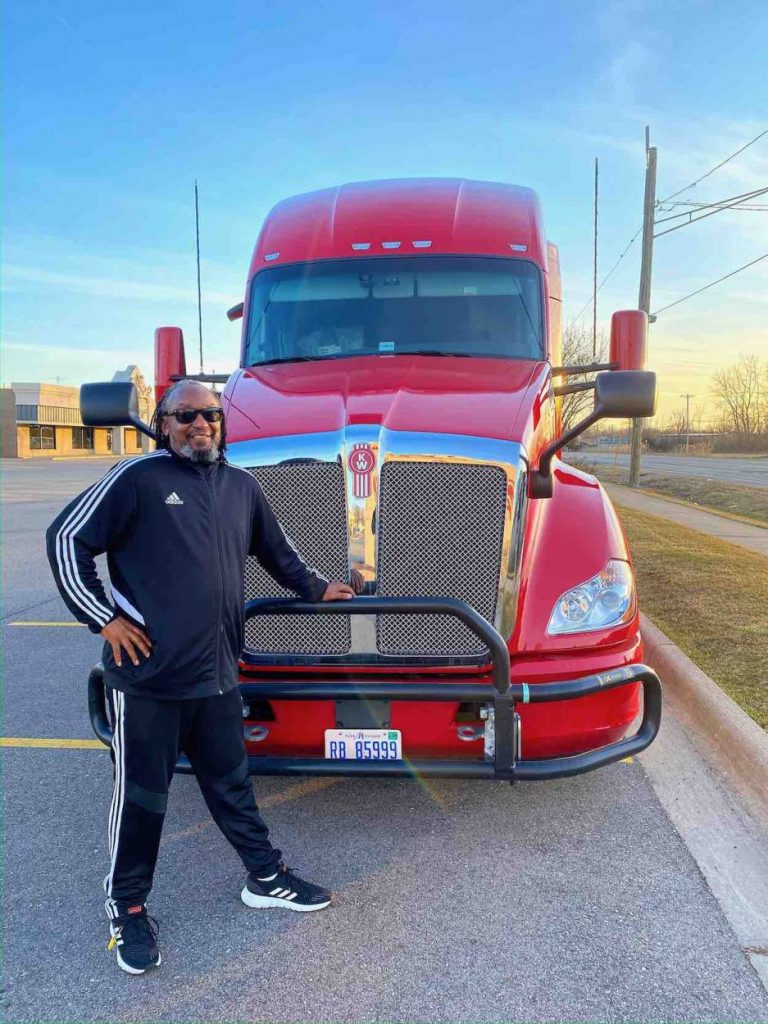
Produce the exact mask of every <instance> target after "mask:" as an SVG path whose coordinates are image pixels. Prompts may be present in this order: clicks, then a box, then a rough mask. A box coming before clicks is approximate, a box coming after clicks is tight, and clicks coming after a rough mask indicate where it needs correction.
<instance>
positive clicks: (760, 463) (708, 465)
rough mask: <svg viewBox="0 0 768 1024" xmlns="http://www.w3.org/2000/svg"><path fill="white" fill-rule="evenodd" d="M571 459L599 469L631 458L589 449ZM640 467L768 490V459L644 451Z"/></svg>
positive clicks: (570, 457)
mask: <svg viewBox="0 0 768 1024" xmlns="http://www.w3.org/2000/svg"><path fill="white" fill-rule="evenodd" d="M571 459H573V461H574V464H576V465H578V462H579V460H580V459H587V460H588V461H589V462H591V463H594V464H595V465H596V466H624V467H629V455H622V454H615V455H614V454H607V453H602V452H601V453H597V452H592V451H590V450H589V449H582V450H581V451H578V452H573V453H570V454H569V456H568V457H567V458H566V462H570V461H571ZM641 464H642V468H643V471H644V472H646V473H662V474H667V475H670V476H695V477H704V478H705V479H707V480H709V479H711V480H718V481H720V482H721V483H728V484H746V485H748V486H749V487H768V458H756V459H740V458H738V457H736V456H734V457H733V458H731V457H730V456H729V457H727V458H719V457H718V458H708V457H707V456H706V455H690V456H686V455H650V454H647V453H645V452H644V453H643V456H642V463H641Z"/></svg>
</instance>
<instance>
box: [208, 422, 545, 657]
mask: <svg viewBox="0 0 768 1024" xmlns="http://www.w3.org/2000/svg"><path fill="white" fill-rule="evenodd" d="M359 443H366V444H368V445H370V447H371V449H372V450H373V453H374V456H375V460H376V464H375V468H374V470H373V472H372V474H371V480H370V482H371V486H370V493H369V494H368V496H367V497H356V496H355V491H354V486H353V484H354V474H353V473H352V471H351V469H350V467H349V461H348V455H349V452H350V451H351V449H352V447H353V445H355V444H359ZM227 457H228V459H229V461H230V463H232V464H233V465H235V466H239V467H240V468H242V469H248V468H251V467H254V466H267V465H277V464H280V463H282V462H286V461H320V462H334V463H341V464H342V465H343V466H344V470H345V484H346V499H347V509H346V512H347V527H348V564H349V570H350V572H351V570H353V569H355V570H357V572H359V573H360V575H361V576H362V578H363V580H364V582H365V585H366V592H367V593H374V592H375V588H376V565H377V554H378V552H377V535H376V529H375V514H376V510H377V505H378V494H379V481H380V478H381V471H382V469H383V467H384V465H385V464H386V463H387V462H390V461H409V462H456V463H467V464H471V465H490V466H496V467H498V468H500V469H501V470H503V472H504V473H505V475H506V478H507V501H506V512H505V517H504V530H503V541H502V557H501V560H500V564H499V584H498V593H497V600H496V614H495V616H494V622H493V625H494V626H495V627H496V629H497V630H499V632H500V633H501V635H502V636H504V637H508V636H509V635H510V634H511V632H512V629H513V628H514V624H515V619H516V612H517V598H518V592H519V580H520V565H519V562H520V555H521V548H522V541H523V538H524V533H525V530H524V511H525V491H526V488H525V479H526V461H527V459H526V457H525V453H524V451H523V449H522V447H521V445H520V444H519V443H518V442H515V441H502V440H498V439H494V438H484V437H468V436H466V435H463V434H437V433H428V432H421V431H402V430H390V429H389V428H387V427H382V426H380V425H378V424H353V425H350V426H347V427H345V428H342V429H340V430H338V431H324V432H322V433H315V434H292V435H282V436H279V437H268V438H263V439H251V440H248V441H237V442H232V443H230V445H229V446H228V452H227ZM350 623H351V629H352V645H351V649H350V653H349V655H348V656H335V655H329V656H327V657H326V656H315V657H309V658H305V657H301V656H299V657H291V656H288V655H286V656H285V659H283V658H282V657H281V658H277V659H275V658H271V657H269V656H266V657H264V656H259V655H257V656H255V657H248V658H247V662H248V663H249V664H250V665H252V667H253V668H254V669H257V668H258V666H259V665H260V664H261V665H264V664H274V662H275V660H278V661H283V660H284V661H285V663H286V664H307V663H312V664H321V663H324V664H339V663H342V664H343V663H356V664H364V663H371V662H375V663H384V664H390V665H391V664H409V665H418V664H422V665H434V664H436V663H437V664H449V663H450V664H454V665H456V664H458V665H460V664H473V665H474V664H478V663H482V662H483V661H485V660H486V659H485V658H484V657H482V656H480V657H477V656H474V655H472V656H463V655H453V656H451V657H449V658H446V657H438V656H424V657H419V658H414V657H412V656H410V655H402V656H401V655H381V654H380V653H379V652H378V649H377V646H376V619H375V616H367V615H365V616H364V615H355V616H350Z"/></svg>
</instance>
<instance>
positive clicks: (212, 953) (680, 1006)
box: [2, 463, 768, 1024]
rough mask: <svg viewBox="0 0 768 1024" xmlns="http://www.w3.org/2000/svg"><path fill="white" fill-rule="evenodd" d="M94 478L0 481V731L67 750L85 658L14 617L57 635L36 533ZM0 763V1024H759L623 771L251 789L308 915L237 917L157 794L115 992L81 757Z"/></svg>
mask: <svg viewBox="0 0 768 1024" xmlns="http://www.w3.org/2000/svg"><path fill="white" fill-rule="evenodd" d="M109 464H111V463H104V464H97V463H46V464H45V466H43V464H37V465H35V466H34V467H30V469H29V470H27V467H26V466H25V467H23V468H22V469H21V470H19V471H18V472H14V469H12V470H11V472H10V473H6V474H5V484H6V488H7V495H8V500H7V502H6V503H5V504H4V507H3V513H4V518H5V543H4V555H5V559H4V562H5V564H4V568H5V574H6V580H5V607H4V623H3V624H4V631H5V661H4V664H5V700H4V729H3V733H4V735H5V736H6V737H21V738H24V737H27V738H29V737H31V738H39V737H49V738H51V737H52V738H57V739H71V740H79V739H83V738H90V737H91V733H90V727H89V724H88V719H87V714H86V707H85V680H86V676H87V673H88V670H89V668H90V667H91V665H92V664H93V662H94V661H95V660H96V659H97V658H98V656H99V641H98V639H97V638H96V637H93V636H92V635H90V634H89V633H88V631H87V630H86V629H83V628H81V627H67V626H49V625H27V626H19V625H16V624H15V623H19V622H28V623H33V622H66V621H68V619H69V616H68V615H67V614H66V612H65V609H64V606H63V603H62V602H61V600H60V598H59V597H58V595H57V593H56V591H55V589H54V587H53V584H52V581H51V578H50V575H49V573H48V569H47V565H46V563H45V557H44V546H43V530H44V527H45V525H46V524H47V523H48V522H49V521H50V520H51V518H52V517H53V515H54V514H55V512H56V511H58V509H59V508H60V507H61V505H62V503H63V501H64V499H65V494H64V492H67V493H73V492H74V490H75V489H76V488H77V487H80V486H84V485H85V484H86V483H89V482H91V481H92V480H94V479H95V478H96V477H97V476H98V475H99V474H100V473H101V472H103V471H104V468H105V467H106V466H107V465H109ZM6 465H7V463H6ZM46 492H48V493H46ZM49 495H55V497H54V498H53V500H51V498H50V497H49ZM2 761H3V773H4V780H5V812H6V813H5V816H4V821H5V842H4V861H5V863H4V867H5V885H4V896H3V898H4V915H5V929H4V940H5V941H4V960H5V991H4V994H3V999H4V1014H3V1016H4V1019H5V1020H7V1021H9V1022H21V1021H31V1020H34V1021H44V1022H57V1024H64V1022H75V1021H78V1022H85V1021H104V1020H108V1021H114V1022H117V1021H135V1020H137V1019H141V1020H142V1021H152V1022H155V1021H157V1022H159V1021H184V1022H191V1021H217V1022H224V1021H234V1020H237V1021H254V1022H255V1021H281V1022H283V1021H284V1022H310V1021H329V1022H350V1024H351V1022H369V1021H370V1022H395V1021H398V1022H399V1021H403V1022H405V1021H408V1022H411V1021H430V1022H433V1021H441V1022H443V1021H444V1022H462V1021H472V1022H480V1021H483V1022H486V1021H487V1022H491V1021H493V1022H502V1021H503V1022H513V1021H520V1022H523V1021H527V1022H531V1021H537V1022H538V1021H541V1022H544V1021H601V1022H611V1024H612V1022H641V1021H643V1022H645V1021H648V1022H650V1021H665V1022H677V1021H679V1022H683V1021H686V1022H689V1021H702V1022H703V1021H708V1022H710V1021H711V1022H723V1021H750V1022H757V1021H760V1022H768V994H766V991H765V989H764V988H763V987H762V986H761V985H760V983H759V981H758V978H757V975H756V974H755V972H754V971H753V969H752V967H751V966H750V965H749V963H748V961H747V959H746V957H745V954H744V952H743V951H742V949H741V948H740V947H739V943H738V942H737V940H736V938H735V936H734V934H733V932H732V930H731V928H730V926H729V924H728V922H727V921H726V919H725V917H724V916H723V914H722V912H721V910H720V907H719V905H718V903H717V902H716V900H715V898H714V896H713V895H712V893H711V892H710V890H709V889H708V887H707V885H706V882H705V881H704V876H703V875H702V873H701V871H700V870H699V868H698V866H697V864H696V862H695V861H694V859H693V857H692V856H691V854H690V852H689V850H688V849H687V847H686V846H685V844H684V843H683V841H682V839H681V838H680V835H679V834H678V832H677V831H676V830H675V828H674V827H673V826H672V824H671V823H670V821H669V819H668V818H667V815H666V812H665V810H664V808H663V806H662V804H661V802H660V801H659V799H658V797H657V795H656V792H655V791H654V788H653V786H652V785H651V782H650V781H649V777H648V776H647V775H646V774H645V771H644V770H643V767H642V765H641V764H639V763H638V762H637V761H635V762H634V763H631V764H625V763H622V764H617V765H613V766H611V767H610V768H606V769H603V770H602V771H600V772H598V773H593V774H591V775H587V776H583V777H581V778H578V779H572V780H563V781H561V782H555V783H536V784H527V785H518V786H515V787H514V788H513V787H509V786H502V785H495V784H483V783H468V782H463V781H458V780H450V781H449V780H445V781H443V780H441V781H437V782H429V783H427V782H421V783H419V782H411V781H404V780H392V781H376V780H336V779H326V780H314V779H308V780H300V781H297V780H291V779H269V780H256V781H255V787H256V792H257V797H258V799H259V802H260V804H261V806H262V809H263V810H264V812H265V816H266V817H267V820H268V822H269V824H270V826H271V828H272V831H273V836H274V837H275V839H276V841H277V842H279V844H280V845H281V846H282V848H283V850H284V852H285V855H286V857H287V861H288V863H289V864H290V865H291V866H292V867H295V868H296V869H298V870H299V871H300V872H302V873H305V874H306V875H307V877H310V878H312V879H315V880H317V881H321V882H324V883H327V884H329V885H332V886H333V887H334V888H335V889H336V890H337V893H338V902H337V905H336V906H334V907H333V908H331V909H330V910H328V911H325V912H322V913H318V914H288V913H286V912H284V911H253V910H248V909H247V908H245V907H244V906H243V905H242V904H241V903H240V901H239V898H238V893H239V888H240V886H241V884H242V882H243V870H242V868H241V866H240V864H239V862H238V860H237V858H236V856H235V855H234V853H233V851H232V850H231V849H230V848H229V847H228V846H227V844H226V842H225V841H224V839H223V838H222V837H221V835H219V833H218V832H217V830H216V828H215V826H213V825H212V824H211V822H210V819H209V816H208V813H207V811H206V808H205V805H204V803H203V800H202V797H201V796H200V793H199V791H198V789H197V787H196V784H195V781H194V779H192V778H189V777H186V776H180V777H178V778H176V779H175V780H174V784H173V787H172V793H171V799H170V805H169V813H168V818H167V820H166V826H165V832H164V838H163V843H162V847H161V851H160V858H159V863H158V870H157V875H156V885H155V890H154V892H153V894H152V899H151V906H150V910H151V912H152V913H153V914H154V915H155V916H157V917H158V919H159V920H160V923H161V932H160V940H161V944H162V951H163V964H162V966H161V967H160V969H159V970H158V971H156V972H154V973H153V974H151V975H149V976H146V977H144V978H139V979H136V978H130V977H128V976H126V975H124V974H122V973H121V972H120V971H119V970H118V968H117V966H116V964H115V962H114V959H113V956H112V954H108V953H107V952H106V949H105V946H106V938H107V929H106V920H105V918H104V916H103V909H102V898H103V897H102V891H101V880H102V878H103V876H104V874H105V863H106V829H107V810H108V804H109V798H110V786H111V771H110V763H109V757H108V755H107V753H106V752H104V751H103V750H101V749H89V748H86V749H80V748H77V747H72V748H66V747H65V748H54V749H51V748H35V747H29V746H19V747H4V748H3V749H2ZM659 770H661V771H663V765H662V767H661V769H658V768H657V771H659Z"/></svg>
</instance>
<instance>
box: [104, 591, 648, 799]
mask: <svg viewBox="0 0 768 1024" xmlns="http://www.w3.org/2000/svg"><path fill="white" fill-rule="evenodd" d="M385 613H386V614H392V613H398V614H411V615H413V614H415V615H435V614H438V615H454V616H456V617H457V618H459V619H461V621H462V622H463V623H464V624H465V625H466V626H467V627H468V628H469V629H470V630H472V632H473V633H474V634H475V636H477V637H478V638H479V639H480V640H482V641H483V642H484V643H485V644H486V646H487V647H488V649H489V651H490V654H491V665H492V679H493V685H489V684H488V683H480V684H473V683H458V684H451V683H427V682H423V681H420V682H417V683H390V682H375V681H368V680H360V681H355V682H326V681H322V682H320V681H317V682H315V681H311V682H285V681H281V680H276V681H274V682H266V683H262V682H259V683H247V682H244V683H241V686H240V689H241V691H242V693H243V695H244V696H249V695H253V696H258V697H259V698H260V699H262V700H305V701H306V700H355V699H357V700H398V701H400V700H404V701H471V702H475V703H489V704H493V706H494V714H495V730H496V750H495V758H494V761H493V762H491V761H479V760H478V761H434V760H433V761H410V760H403V761H331V760H326V759H324V758H313V757H249V759H248V760H249V770H250V773H251V775H351V776H368V775H370V776H385V777H389V778H392V777H402V776H431V777H443V778H470V779H491V780H493V779H495V780H502V781H508V782H516V781H521V782H522V781H536V780H542V779H560V778H567V777H569V776H572V775H581V774H583V773H584V772H588V771H592V770H593V769H595V768H601V767H602V766H603V765H607V764H612V763H613V762H615V761H620V760H622V759H623V758H625V757H629V756H631V755H633V754H638V753H640V751H642V750H645V749H646V747H648V746H650V744H651V743H652V742H653V740H654V739H655V738H656V735H657V733H658V731H659V726H660V724H661V684H660V682H659V678H658V676H657V675H656V673H655V672H653V670H652V669H650V668H648V666H647V665H640V664H638V665H624V666H622V667H620V668H616V669H610V670H609V671H607V672H600V673H597V674H596V675H590V676H583V677H581V678H578V679H566V680H558V681H557V682H553V683H535V684H532V685H530V686H529V685H528V684H525V683H512V684H510V682H509V651H508V649H507V645H506V644H505V643H504V641H503V640H502V638H501V636H500V635H499V634H498V633H497V632H496V630H495V629H494V628H493V626H491V625H490V624H489V623H488V622H486V620H485V619H484V618H483V617H482V616H481V615H479V614H478V613H477V612H476V611H475V610H474V609H473V608H471V607H470V606H469V605H467V604H465V602H463V601H459V600H456V599H454V598H432V597H397V598H390V597H357V598H354V599H352V600H349V601H327V602H319V603H317V604H312V603H309V602H304V601H295V600H292V599H259V600H255V601H248V602H247V603H246V605H245V617H246V619H249V618H252V617H253V616H255V615H297V614H299V615H339V614H343V615H372V614H373V615H377V614H385ZM633 683H642V686H643V717H642V721H641V723H640V727H639V729H638V731H637V732H636V733H635V734H634V735H633V736H630V737H627V738H626V739H623V740H619V741H618V742H616V743H611V744H609V745H608V746H605V747H599V748H598V749H596V750H588V751H585V752H584V753H581V754H571V755H569V756H567V757H554V758H542V759H535V760H519V761H516V760H515V750H516V749H517V736H516V728H517V727H516V724H515V713H514V711H515V703H529V704H540V703H549V702H551V701H562V700H571V699H574V698H578V697H587V696H589V695H590V694H594V693H604V692H606V691H608V690H614V689H616V688H617V687H619V686H630V685H632V684H633ZM88 710H89V714H90V718H91V725H92V726H93V730H94V732H95V733H96V736H97V737H98V738H99V739H100V740H101V742H102V743H104V744H105V745H107V746H109V745H110V744H111V742H112V730H111V728H110V725H109V722H108V719H107V710H106V696H105V689H104V670H103V667H102V665H101V664H98V665H96V666H95V667H94V669H93V670H92V671H91V674H90V677H89V679H88ZM176 771H177V772H180V773H184V774H188V773H190V772H191V771H192V768H191V765H190V763H189V760H188V759H187V757H186V756H184V755H182V756H181V757H180V758H179V761H178V763H177V765H176Z"/></svg>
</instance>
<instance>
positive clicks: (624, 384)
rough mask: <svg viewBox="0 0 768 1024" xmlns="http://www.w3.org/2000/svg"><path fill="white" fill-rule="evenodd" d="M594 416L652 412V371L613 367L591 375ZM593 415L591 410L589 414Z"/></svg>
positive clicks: (626, 416) (653, 380)
mask: <svg viewBox="0 0 768 1024" xmlns="http://www.w3.org/2000/svg"><path fill="white" fill-rule="evenodd" d="M594 411H595V413H596V414H597V415H596V417H595V418H596V419H625V418H629V419H633V418H635V417H645V416H653V414H654V413H655V412H656V374H655V373H652V372H651V371H650V370H613V371H609V372H608V373H598V374H597V376H596V377H595V410H594ZM593 415H594V414H593Z"/></svg>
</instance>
